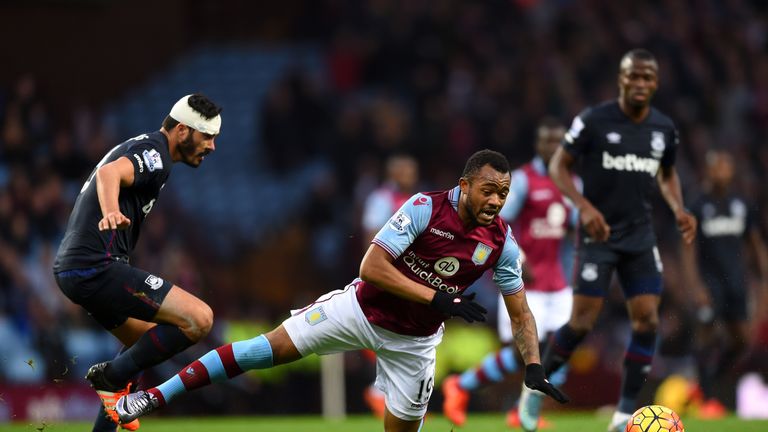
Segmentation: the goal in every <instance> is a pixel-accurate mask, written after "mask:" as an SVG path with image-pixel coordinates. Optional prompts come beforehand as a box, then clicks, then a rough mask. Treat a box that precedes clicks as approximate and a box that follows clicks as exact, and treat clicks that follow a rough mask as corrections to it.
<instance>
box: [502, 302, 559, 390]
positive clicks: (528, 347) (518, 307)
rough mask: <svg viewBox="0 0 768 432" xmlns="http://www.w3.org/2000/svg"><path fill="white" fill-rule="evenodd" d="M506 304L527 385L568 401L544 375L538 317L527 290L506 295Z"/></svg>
mask: <svg viewBox="0 0 768 432" xmlns="http://www.w3.org/2000/svg"><path fill="white" fill-rule="evenodd" d="M504 305H505V306H506V307H507V313H509V318H510V319H511V321H512V333H513V334H514V335H515V344H516V345H517V349H518V350H519V351H520V357H522V358H523V362H525V385H526V386H527V387H528V388H530V389H533V390H538V391H540V392H542V393H545V394H547V395H549V396H551V397H552V399H554V400H556V401H558V402H560V403H566V402H568V401H569V400H570V399H569V398H568V396H566V395H565V394H564V393H563V392H561V391H560V390H559V389H558V388H557V387H555V386H553V385H552V384H550V383H549V381H548V380H547V377H546V376H544V368H543V367H542V366H541V358H540V355H539V337H538V334H537V332H536V319H535V318H534V317H533V313H532V312H531V309H530V308H529V307H528V301H527V300H526V298H525V290H521V291H518V292H517V293H515V294H511V295H505V296H504Z"/></svg>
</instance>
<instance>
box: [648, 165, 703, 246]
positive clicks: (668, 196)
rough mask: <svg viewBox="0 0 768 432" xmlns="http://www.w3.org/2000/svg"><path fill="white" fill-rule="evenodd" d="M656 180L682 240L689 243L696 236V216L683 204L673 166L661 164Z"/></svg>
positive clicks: (680, 189)
mask: <svg viewBox="0 0 768 432" xmlns="http://www.w3.org/2000/svg"><path fill="white" fill-rule="evenodd" d="M656 181H657V182H658V184H659V190H660V191H661V196H663V197H664V201H666V202H667V205H669V208H670V209H671V210H672V213H674V215H675V221H676V222H677V229H678V230H679V231H680V234H681V235H682V236H683V241H684V242H685V243H686V244H690V243H691V242H692V241H693V239H694V238H696V218H695V217H694V216H693V215H692V214H691V213H690V212H689V211H688V210H687V209H686V208H685V206H684V205H683V192H682V188H681V187H680V178H679V177H678V176H677V171H675V167H674V166H662V167H661V168H660V169H659V172H658V174H656Z"/></svg>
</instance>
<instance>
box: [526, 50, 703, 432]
mask: <svg viewBox="0 0 768 432" xmlns="http://www.w3.org/2000/svg"><path fill="white" fill-rule="evenodd" d="M657 85H658V63H657V62H656V59H655V57H654V56H653V54H651V53H650V52H648V51H646V50H643V49H635V50H632V51H629V52H628V53H627V54H625V55H624V57H623V58H622V59H621V63H620V65H619V74H618V87H619V97H618V99H617V100H611V101H607V102H604V103H602V104H600V105H597V106H594V107H591V108H587V109H586V110H584V111H583V112H581V113H580V114H579V115H578V116H577V117H576V118H575V119H574V120H573V123H572V125H571V128H570V130H569V131H568V133H566V135H565V139H564V141H563V145H562V146H561V147H560V148H559V149H558V150H557V152H556V153H555V155H554V156H553V157H552V159H551V161H550V163H549V172H550V176H551V177H552V179H553V180H554V182H555V183H556V184H557V186H558V188H560V190H561V191H562V192H563V194H564V195H566V196H567V197H568V198H570V199H571V200H572V201H573V203H574V204H575V205H576V207H577V208H578V209H579V218H580V222H581V223H580V229H579V243H578V246H577V253H578V256H577V257H578V259H577V263H576V265H575V274H574V276H575V281H574V293H573V294H574V296H573V297H574V298H573V309H572V312H571V318H570V320H569V322H568V323H567V324H565V325H564V326H563V327H561V328H560V329H559V330H558V331H557V332H556V333H555V334H554V335H553V337H552V338H551V339H550V341H549V344H548V346H547V349H546V352H545V355H544V359H543V362H542V363H543V366H544V369H545V372H546V374H547V376H549V375H551V374H552V373H553V372H555V371H556V370H558V369H559V368H560V366H562V365H563V364H564V363H565V362H567V361H568V359H569V358H570V355H571V353H572V352H573V351H574V349H575V348H576V347H577V346H578V345H579V343H580V342H581V341H582V340H583V339H584V337H585V336H586V335H587V334H588V333H589V332H590V331H591V330H592V328H593V327H594V325H595V321H597V318H598V315H599V313H600V309H601V308H602V306H603V301H604V297H605V294H606V292H607V290H608V287H609V285H610V282H611V276H612V275H613V273H614V271H615V272H617V273H618V277H619V281H620V282H621V286H622V289H623V291H624V296H625V298H626V305H627V310H628V312H629V318H630V321H631V325H632V336H631V338H630V342H629V346H628V348H627V352H626V355H625V357H624V372H623V375H622V382H621V397H620V399H619V402H618V405H617V408H616V412H615V413H614V415H613V418H612V419H611V422H610V424H609V426H608V430H609V431H623V430H624V427H625V425H626V422H627V420H628V419H629V418H630V416H631V414H632V413H633V412H634V410H635V409H636V408H637V407H636V398H637V394H638V393H639V391H640V388H641V387H642V385H643V383H644V382H645V380H646V377H647V375H648V372H649V371H650V368H651V360H652V359H653V353H654V346H655V342H656V327H657V324H658V321H659V317H658V306H659V299H660V293H661V289H662V280H661V270H662V269H661V259H660V257H659V252H658V249H657V248H656V238H655V235H654V232H653V226H652V223H651V214H650V204H649V195H650V192H651V190H652V188H653V187H654V183H657V184H658V186H659V189H660V190H661V194H662V196H663V197H664V200H665V201H666V202H667V204H668V205H669V207H670V208H671V210H672V212H673V213H674V215H675V220H676V222H677V226H678V229H679V231H680V233H681V234H682V237H683V241H684V242H685V243H690V242H691V241H692V240H693V238H694V236H695V235H696V219H695V218H694V217H693V216H692V215H691V214H690V213H689V212H688V211H687V210H686V209H685V207H684V206H683V199H682V193H681V190H680V181H679V179H678V176H677V173H676V171H675V169H674V163H675V152H676V150H677V131H676V129H675V126H674V124H673V123H672V120H670V119H669V117H667V116H666V115H664V114H662V113H661V112H659V111H658V110H656V109H655V108H653V107H652V106H651V105H650V102H651V98H652V97H653V94H654V92H655V91H656V88H657ZM577 161H580V162H581V170H580V172H579V173H580V175H581V177H582V180H583V184H584V192H583V194H581V193H579V192H578V191H577V189H576V187H575V186H574V183H573V180H572V176H571V168H572V167H573V166H574V164H575V163H576V162H577ZM540 407H541V395H540V394H539V393H538V392H534V391H531V390H530V389H526V388H524V389H523V393H522V395H521V399H520V407H519V409H520V421H521V424H522V426H523V430H526V431H533V430H536V425H537V422H538V417H539V411H540Z"/></svg>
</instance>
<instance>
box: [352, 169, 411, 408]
mask: <svg viewBox="0 0 768 432" xmlns="http://www.w3.org/2000/svg"><path fill="white" fill-rule="evenodd" d="M384 168H385V171H386V180H385V181H384V183H383V184H382V185H381V186H380V187H379V188H377V189H376V190H374V191H373V192H371V194H370V195H369V196H368V198H367V199H366V200H365V206H364V208H363V220H362V228H363V251H364V252H365V251H366V250H368V248H369V247H370V246H371V241H372V240H373V238H374V237H375V236H376V233H377V232H378V231H379V230H380V229H381V227H382V226H384V224H385V223H387V220H389V218H390V217H391V216H392V215H393V214H395V212H396V211H397V209H399V208H400V207H401V206H402V205H403V204H405V201H406V200H407V199H408V198H410V197H411V196H412V195H413V194H414V193H416V185H417V184H418V182H419V164H418V162H416V159H414V158H413V157H412V156H409V155H406V154H395V155H392V156H390V157H389V158H387V161H386V163H385V167H384ZM363 355H364V356H365V357H366V358H367V359H369V360H371V361H372V362H375V361H376V355H375V354H374V352H373V351H371V350H364V351H363ZM363 400H365V403H366V404H367V405H368V407H369V408H370V409H371V411H372V412H373V414H374V415H375V416H376V417H379V418H384V410H385V407H386V402H385V401H384V393H383V392H382V391H381V390H379V389H378V388H376V386H375V385H374V384H371V385H369V386H368V387H366V389H365V391H364V393H363Z"/></svg>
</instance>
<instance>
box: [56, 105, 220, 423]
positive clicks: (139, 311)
mask: <svg viewBox="0 0 768 432" xmlns="http://www.w3.org/2000/svg"><path fill="white" fill-rule="evenodd" d="M220 112H221V108H219V107H218V106H216V105H215V104H214V103H213V102H211V101H210V100H209V99H208V98H206V97H205V96H203V95H200V94H193V95H188V96H184V97H183V98H181V99H180V100H179V101H178V102H176V104H175V105H174V106H173V108H172V109H171V112H170V114H169V115H168V116H167V117H166V118H165V120H164V121H163V124H162V128H161V129H160V130H159V131H156V132H150V133H147V134H143V135H139V136H137V137H134V138H131V139H129V140H128V141H125V142H124V143H122V144H119V145H117V146H115V147H114V148H112V149H111V150H110V151H109V152H108V153H107V154H106V155H105V156H104V158H103V159H102V160H101V162H99V164H98V165H96V168H95V169H94V170H93V172H92V173H91V175H90V176H89V177H88V179H87V180H86V182H85V184H84V185H83V187H82V189H81V190H80V195H79V196H78V197H77V200H76V201H75V206H74V209H73V210H72V214H71V215H70V217H69V223H68V225H67V231H66V233H65V235H64V239H63V241H62V243H61V246H60V247H59V251H58V254H57V255H56V261H55V263H54V267H53V272H54V277H55V279H56V282H57V284H58V285H59V288H61V291H62V292H63V293H64V294H65V295H66V296H67V297H68V298H69V299H70V300H72V301H73V302H74V303H77V304H79V305H80V306H82V307H83V308H85V310H87V311H88V313H89V314H90V315H91V316H93V318H94V319H96V321H98V322H99V324H101V325H102V326H103V327H104V328H105V329H107V330H109V331H110V332H111V333H112V334H113V335H114V336H115V337H116V338H117V339H118V340H120V342H121V343H122V344H123V345H124V348H123V350H122V351H121V353H120V354H119V355H118V356H117V357H116V358H115V359H114V360H112V361H110V362H104V363H98V364H96V365H93V366H91V368H90V369H89V370H88V374H87V375H86V379H87V380H88V381H90V384H91V386H92V387H93V388H94V389H95V390H96V392H97V393H98V394H99V397H100V398H101V400H102V403H103V405H104V406H105V408H108V407H109V406H110V405H112V406H113V405H114V403H115V402H116V401H117V399H119V398H120V396H122V395H124V394H127V393H128V389H129V386H130V385H131V382H132V381H134V380H135V378H136V376H137V375H138V374H139V373H140V372H141V371H142V370H144V369H146V368H149V367H151V366H154V365H156V364H158V363H161V362H162V361H164V360H166V359H168V358H170V357H172V356H173V355H174V354H176V353H178V352H180V351H183V350H184V349H186V348H188V347H189V346H191V345H193V344H194V343H196V342H197V341H199V340H200V339H202V338H203V337H204V336H205V335H207V334H208V331H209V330H210V329H211V325H212V324H213V312H212V311H211V308H210V307H209V306H208V305H207V304H205V303H204V302H203V301H202V300H200V299H198V298H197V297H195V296H193V295H192V294H190V293H188V292H186V291H184V290H183V289H181V288H180V287H178V286H176V285H173V284H172V283H171V282H169V281H167V280H163V279H162V278H160V277H158V276H155V275H152V274H150V273H148V272H146V271H144V270H141V269H138V268H135V267H132V266H131V265H130V264H129V255H130V253H131V252H132V250H133V248H134V246H135V244H136V241H137V240H138V238H139V233H140V230H141V225H142V224H143V223H144V220H145V219H146V217H147V215H148V214H149V212H150V211H151V210H152V206H153V205H154V204H155V200H156V199H157V197H158V195H159V194H160V190H161V189H162V188H163V186H164V185H165V182H166V181H167V180H168V176H169V175H170V173H171V167H172V165H173V163H174V162H183V163H185V164H187V165H189V166H192V167H198V166H199V165H200V164H201V163H202V161H203V159H204V158H205V156H206V155H208V154H209V153H211V152H213V151H214V150H215V148H216V147H215V144H214V140H215V139H216V136H217V135H218V134H219V129H220V127H221V115H220V114H219V113H220ZM105 412H106V413H107V415H106V416H105V415H104V413H100V415H99V418H98V419H97V421H96V423H95V424H94V429H93V430H94V431H99V432H100V431H107V430H109V431H115V429H116V428H117V424H118V422H117V416H116V414H115V413H114V409H105ZM121 426H122V427H123V428H124V429H128V430H135V429H137V428H138V427H139V424H138V422H131V423H127V424H124V425H121Z"/></svg>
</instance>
